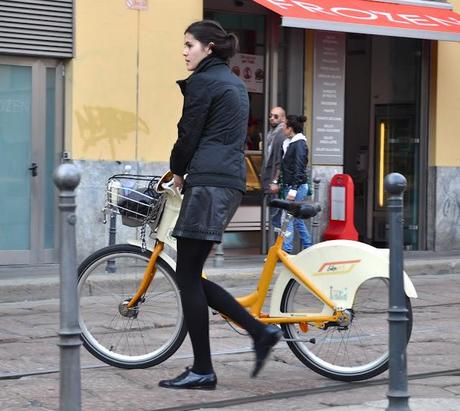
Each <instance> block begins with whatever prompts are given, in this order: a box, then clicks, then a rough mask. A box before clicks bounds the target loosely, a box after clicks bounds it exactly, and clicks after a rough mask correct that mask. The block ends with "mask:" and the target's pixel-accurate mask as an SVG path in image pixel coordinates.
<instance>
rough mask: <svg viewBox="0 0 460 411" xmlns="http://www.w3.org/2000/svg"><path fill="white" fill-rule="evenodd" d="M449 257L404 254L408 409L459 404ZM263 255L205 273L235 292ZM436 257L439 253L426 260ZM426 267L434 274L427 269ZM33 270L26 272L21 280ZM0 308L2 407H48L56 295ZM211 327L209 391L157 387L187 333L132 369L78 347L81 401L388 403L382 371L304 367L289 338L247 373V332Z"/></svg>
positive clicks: (53, 381) (243, 406)
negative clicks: (330, 372)
mask: <svg viewBox="0 0 460 411" xmlns="http://www.w3.org/2000/svg"><path fill="white" fill-rule="evenodd" d="M447 257H448V256H442V258H440V259H439V258H438V259H437V258H434V257H433V256H429V259H425V260H423V261H422V260H421V259H419V260H418V262H417V261H416V259H413V258H407V259H406V268H407V267H408V266H409V265H411V270H415V274H412V280H413V282H414V285H415V287H416V289H417V292H418V295H419V298H417V299H415V300H413V302H412V307H413V314H414V328H413V332H412V336H411V341H410V344H409V346H408V374H409V395H410V401H409V406H410V409H411V410H412V411H453V410H456V411H459V410H460V404H459V402H460V346H459V344H458V341H460V329H459V328H458V327H455V324H453V323H452V318H453V316H455V313H456V312H457V311H458V306H459V305H460V299H459V296H458V289H459V285H460V270H458V271H457V272H456V273H452V274H447V273H445V271H444V270H451V269H452V267H456V263H455V262H454V261H453V259H452V258H447ZM262 260H263V257H262V256H255V257H252V258H237V257H234V258H230V257H229V258H228V259H227V260H226V266H225V267H224V269H215V268H213V267H212V261H210V263H209V265H211V267H209V268H208V269H207V272H208V275H209V276H210V277H211V276H214V278H217V277H219V278H220V280H222V281H223V282H224V283H225V285H226V288H227V290H229V291H230V292H231V293H233V294H234V295H243V294H246V293H247V292H249V291H250V286H252V285H253V284H252V283H250V281H251V280H253V279H254V274H255V273H256V272H257V271H258V267H259V266H258V264H259V263H260V262H261V261H262ZM434 260H438V261H437V262H435V263H433V261H434ZM251 261H252V263H251ZM227 263H228V264H227ZM230 267H232V268H230ZM417 267H418V268H417ZM427 267H428V268H429V269H430V270H432V272H433V273H432V274H427V271H428V268H427ZM457 267H458V266H457ZM435 269H436V270H435ZM237 273H240V274H237ZM31 275H32V272H30V273H29V279H30V276H31ZM13 280H15V279H14V278H10V279H9V281H12V282H14V281H13ZM24 280H26V279H24ZM35 280H37V282H39V280H40V279H39V278H36V279H35ZM231 283H233V285H231ZM16 286H17V285H16ZM58 286H59V284H58V282H57V279H55V281H54V283H53V287H55V289H54V290H53V291H55V292H57V290H58V289H59V287H58ZM1 287H2V283H1V281H0V289H1ZM17 289H20V287H18V286H17ZM43 289H44V288H43ZM18 295H19V294H18ZM39 297H43V296H39ZM440 297H442V300H440ZM0 315H1V317H2V321H1V322H0V410H1V411H20V410H37V411H51V410H56V409H57V408H58V407H57V404H58V400H59V374H58V372H57V371H58V370H59V350H58V347H57V345H56V344H57V342H58V336H57V330H58V328H59V300H57V299H48V300H47V299H43V298H41V299H36V300H35V301H29V302H23V301H19V302H11V303H3V302H2V303H0ZM210 332H211V343H212V346H211V348H212V352H213V362H214V367H215V370H216V373H217V375H218V379H219V385H218V388H217V390H215V391H211V392H200V391H186V392H177V391H176V392H171V391H170V390H165V389H162V388H159V387H158V381H159V380H161V379H165V378H171V377H173V376H176V375H178V374H179V373H181V372H182V371H183V370H184V368H185V367H186V366H189V365H190V363H191V347H190V344H189V342H188V340H186V341H185V343H184V344H183V346H182V347H181V348H180V349H179V351H178V352H177V353H176V354H175V355H174V356H173V357H171V358H170V359H168V361H165V362H164V363H161V364H159V365H157V366H155V367H152V368H148V369H138V370H122V369H117V368H114V367H109V366H106V365H104V364H101V363H100V362H99V361H98V360H96V359H95V358H94V357H92V356H91V355H90V354H89V353H88V352H87V351H86V350H85V349H83V348H82V350H81V364H82V373H81V374H82V399H83V406H82V410H84V411H93V410H99V411H109V410H110V411H127V410H133V409H135V410H144V411H153V410H156V411H172V410H175V411H179V410H182V411H185V410H198V409H207V410H226V411H279V410H283V411H284V410H286V411H292V410H295V411H297V410H298V411H304V410H308V411H319V410H332V411H382V410H385V409H386V408H387V405H388V401H387V399H386V395H387V391H388V380H387V378H388V373H387V372H386V373H384V374H381V375H379V376H377V377H375V378H373V379H371V380H367V381H362V382H356V383H343V382H340V381H333V380H329V379H327V378H324V377H322V376H320V375H318V374H316V373H314V372H312V371H311V370H309V369H308V368H306V367H305V366H304V365H303V364H302V363H301V362H300V361H298V359H297V358H296V357H295V356H294V354H293V353H292V352H291V351H290V350H289V348H288V346H287V344H285V343H280V344H278V345H277V346H276V347H275V350H274V352H273V355H272V358H271V360H270V361H269V362H268V363H267V365H266V367H265V368H264V370H263V371H262V373H261V374H260V376H259V377H258V378H256V379H251V378H249V373H250V370H251V369H252V367H253V361H254V354H253V352H252V351H251V341H250V339H248V337H246V336H244V335H240V334H238V333H236V332H235V331H234V330H233V329H232V328H231V327H229V326H228V324H227V323H226V322H225V321H223V320H222V318H220V317H219V316H211V328H210ZM24 373H25V375H24Z"/></svg>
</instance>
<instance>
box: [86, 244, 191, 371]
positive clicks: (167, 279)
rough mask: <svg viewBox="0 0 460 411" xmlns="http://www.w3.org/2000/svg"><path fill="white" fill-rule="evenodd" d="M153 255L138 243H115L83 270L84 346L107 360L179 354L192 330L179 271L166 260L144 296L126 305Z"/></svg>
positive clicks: (141, 364)
mask: <svg viewBox="0 0 460 411" xmlns="http://www.w3.org/2000/svg"><path fill="white" fill-rule="evenodd" d="M150 256H151V252H150V251H148V250H145V251H142V250H141V248H139V247H136V246H133V245H129V244H122V245H114V246H109V247H105V248H103V249H101V250H99V251H97V252H96V253H94V254H92V255H91V256H89V257H88V258H87V259H86V260H85V261H84V262H83V263H82V264H81V265H80V267H79V269H78V294H79V305H80V307H79V308H80V313H79V323H80V328H81V337H82V340H83V344H84V346H85V347H86V349H87V350H88V351H89V352H91V353H92V354H93V355H94V356H95V357H97V358H99V359H100V360H102V361H104V362H105V363H107V364H110V365H113V366H116V367H121V368H146V367H150V366H153V365H156V364H159V363H161V362H162V361H164V360H166V359H167V358H168V357H170V356H171V355H172V354H174V352H176V350H177V349H178V348H179V347H180V345H181V344H182V342H183V340H184V338H185V335H186V333H187V330H186V328H185V324H184V321H183V313H182V306H181V303H180V294H179V289H178V287H177V284H176V280H175V273H174V271H173V270H172V269H171V267H170V266H169V265H168V264H166V263H165V262H164V261H163V260H162V259H161V258H158V260H157V262H156V269H157V270H156V272H155V277H154V279H153V281H152V283H151V284H150V286H149V288H148V290H147V292H146V293H145V295H143V296H142V297H141V298H140V300H139V301H138V302H137V303H136V304H135V306H133V307H131V308H129V309H128V307H127V303H128V302H129V301H130V299H131V298H132V297H133V296H134V294H135V293H136V291H137V289H138V287H139V285H140V284H141V281H142V278H143V276H144V271H145V268H146V266H147V263H148V261H149V258H150Z"/></svg>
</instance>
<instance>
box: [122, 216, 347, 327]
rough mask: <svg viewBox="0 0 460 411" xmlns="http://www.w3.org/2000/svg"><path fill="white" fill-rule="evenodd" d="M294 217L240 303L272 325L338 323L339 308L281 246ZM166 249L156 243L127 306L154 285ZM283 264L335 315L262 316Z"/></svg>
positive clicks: (134, 302)
mask: <svg viewBox="0 0 460 411" xmlns="http://www.w3.org/2000/svg"><path fill="white" fill-rule="evenodd" d="M291 219H292V216H290V215H288V216H287V217H286V218H285V222H284V224H283V227H282V229H281V233H280V235H279V236H278V238H277V240H276V242H275V244H274V245H273V246H272V247H271V248H270V250H269V252H268V256H267V260H266V262H265V264H264V266H263V269H262V272H261V274H260V277H259V281H258V285H257V289H256V290H255V291H254V292H252V293H250V294H248V295H246V296H242V297H237V298H236V299H237V301H238V302H239V303H240V304H241V305H242V306H243V307H245V308H248V309H249V311H250V312H251V314H252V315H253V316H254V317H255V318H257V319H259V320H260V321H261V322H263V323H266V324H269V323H275V324H282V323H308V322H309V323H312V322H313V323H325V322H336V321H338V320H339V319H340V318H341V311H339V310H337V309H336V306H335V304H334V302H333V301H332V300H331V299H330V298H329V297H327V296H326V295H325V294H324V293H323V292H322V291H321V290H319V289H318V288H317V287H316V286H315V284H314V283H313V282H312V281H311V280H310V279H309V278H307V277H306V276H305V275H304V274H303V273H302V271H301V270H300V269H299V268H298V267H296V266H295V264H293V262H292V261H290V258H289V255H288V254H287V253H286V252H285V251H283V250H282V245H283V241H284V237H285V232H286V227H287V225H288V223H289V221H290V220H291ZM163 249H164V243H163V242H161V241H157V242H156V245H155V247H154V249H153V252H152V255H151V257H150V260H149V263H148V265H147V268H146V270H145V273H144V276H143V280H142V282H141V284H140V286H139V289H138V290H137V292H136V293H135V295H134V296H133V297H132V298H131V300H130V301H129V303H128V307H132V306H134V305H135V304H136V303H137V301H138V300H139V298H140V297H142V295H144V294H145V293H146V291H147V289H148V287H149V286H150V283H151V282H152V280H153V278H154V275H155V271H156V269H155V264H156V260H157V258H158V256H159V255H160V254H161V252H162V251H163ZM279 261H281V262H282V264H283V265H284V266H285V267H286V268H287V269H288V270H289V271H290V272H291V273H292V274H293V275H294V276H295V278H296V279H298V281H299V282H300V283H301V284H303V285H304V286H305V288H306V289H307V290H309V291H310V292H311V293H312V294H313V295H315V296H316V297H317V298H318V299H319V300H320V301H322V302H323V303H324V304H326V305H327V306H328V307H329V308H330V309H331V311H332V312H333V314H332V315H324V314H309V315H300V314H296V313H286V315H283V316H276V317H270V316H269V315H268V314H264V313H262V306H263V304H264V302H265V299H266V297H267V293H268V290H269V287H270V284H271V282H272V279H273V274H274V272H275V268H276V264H277V263H278V262H279Z"/></svg>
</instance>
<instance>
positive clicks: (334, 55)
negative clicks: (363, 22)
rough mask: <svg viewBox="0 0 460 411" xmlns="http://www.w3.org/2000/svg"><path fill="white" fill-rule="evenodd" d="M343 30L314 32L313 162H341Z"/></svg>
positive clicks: (343, 100) (343, 64)
mask: <svg viewBox="0 0 460 411" xmlns="http://www.w3.org/2000/svg"><path fill="white" fill-rule="evenodd" d="M344 104H345V33H338V32H329V31H316V32H315V47H314V71H313V123H312V124H313V134H312V160H313V164H327V165H329V164H330V165H342V164H343V134H344V133H343V128H344V119H343V118H344Z"/></svg>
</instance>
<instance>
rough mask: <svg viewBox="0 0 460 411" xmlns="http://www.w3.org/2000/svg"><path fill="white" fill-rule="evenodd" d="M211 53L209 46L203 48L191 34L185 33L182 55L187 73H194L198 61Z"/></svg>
mask: <svg viewBox="0 0 460 411" xmlns="http://www.w3.org/2000/svg"><path fill="white" fill-rule="evenodd" d="M211 53H212V50H211V48H210V47H209V45H207V46H203V43H201V42H200V41H198V40H197V39H196V38H195V37H193V34H190V33H185V37H184V50H183V51H182V55H183V56H184V57H185V66H186V67H187V70H188V71H194V70H195V69H196V68H197V66H198V64H200V61H201V60H203V59H204V58H205V57H207V56H209V55H210V54H211Z"/></svg>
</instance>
